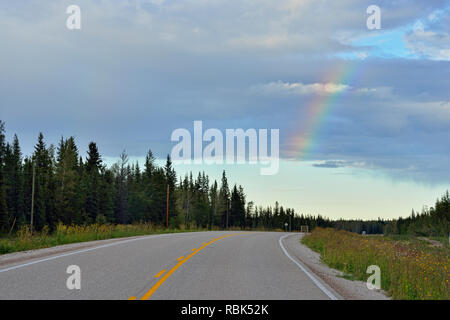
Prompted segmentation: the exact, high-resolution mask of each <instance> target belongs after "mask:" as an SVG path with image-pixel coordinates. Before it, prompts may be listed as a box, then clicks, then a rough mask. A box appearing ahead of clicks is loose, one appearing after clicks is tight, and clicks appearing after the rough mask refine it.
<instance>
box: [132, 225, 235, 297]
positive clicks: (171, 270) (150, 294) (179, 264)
mask: <svg viewBox="0 0 450 320" xmlns="http://www.w3.org/2000/svg"><path fill="white" fill-rule="evenodd" d="M238 234H242V233H234V234H228V235H225V236H221V237H218V238H216V239H212V240H211V241H210V242H208V243H206V244H205V245H203V246H201V247H200V248H198V249H195V251H194V252H192V253H191V254H190V255H188V256H187V257H186V258H184V259H183V260H181V261H180V262H178V263H177V264H176V265H175V266H174V267H173V268H172V269H170V270H169V271H168V272H167V273H166V274H165V275H164V276H163V277H162V278H161V279H159V280H158V282H156V283H155V285H154V286H153V287H152V288H151V289H150V290H149V291H148V292H147V293H146V294H145V295H144V296H142V298H141V299H140V300H148V299H149V298H150V297H151V296H152V295H153V294H154V293H155V291H156V290H158V288H159V287H160V286H161V285H162V284H163V283H164V282H165V281H166V280H167V279H168V278H169V277H170V276H171V275H172V273H174V272H175V271H176V270H177V269H178V268H179V267H181V266H182V265H183V263H185V262H186V261H188V260H189V259H190V258H192V257H193V256H195V255H196V254H197V253H198V252H200V251H201V250H203V249H204V248H206V247H207V246H209V245H210V244H211V243H213V242H216V241H217V240H220V239H223V238H227V237H231V236H235V235H238ZM180 258H181V257H180Z"/></svg>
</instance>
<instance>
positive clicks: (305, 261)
mask: <svg viewBox="0 0 450 320" xmlns="http://www.w3.org/2000/svg"><path fill="white" fill-rule="evenodd" d="M303 235H304V234H301V233H297V234H292V235H290V236H288V237H286V238H285V239H284V240H283V243H284V245H285V247H286V249H287V250H288V252H289V254H290V255H291V256H292V257H293V258H295V259H297V260H298V261H299V262H300V263H301V264H302V265H303V266H304V267H306V268H307V269H308V270H309V271H311V272H312V273H313V274H314V275H315V276H316V278H318V279H319V280H321V282H322V283H325V284H326V285H327V286H328V287H330V288H332V289H333V291H334V292H336V293H337V294H338V298H342V299H345V300H389V299H390V298H389V297H388V296H387V295H386V294H385V293H384V292H383V291H382V290H380V291H377V290H369V289H368V288H367V286H366V283H365V282H363V281H353V280H348V279H345V278H343V277H342V276H343V275H344V274H343V273H342V272H341V271H339V270H336V269H332V268H330V267H328V266H327V265H325V264H324V263H322V262H321V261H320V254H318V253H317V252H314V251H312V250H311V249H309V248H308V247H306V246H305V245H303V244H302V243H300V239H301V238H302V237H303ZM339 296H340V297H339Z"/></svg>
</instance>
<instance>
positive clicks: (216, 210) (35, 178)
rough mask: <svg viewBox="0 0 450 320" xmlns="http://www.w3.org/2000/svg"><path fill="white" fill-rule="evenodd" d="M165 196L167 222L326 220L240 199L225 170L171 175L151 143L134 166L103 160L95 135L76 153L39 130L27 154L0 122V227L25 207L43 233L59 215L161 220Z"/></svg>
mask: <svg viewBox="0 0 450 320" xmlns="http://www.w3.org/2000/svg"><path fill="white" fill-rule="evenodd" d="M33 186H34V188H33ZM33 189H34V190H33ZM168 193H169V197H167V196H168ZM167 200H168V201H167ZM167 202H168V207H169V215H168V216H169V226H170V227H171V228H178V227H180V226H182V225H184V226H185V227H187V228H209V229H226V228H241V229H265V230H273V229H284V228H285V224H286V223H287V224H288V225H289V229H291V230H298V229H300V226H301V225H309V226H310V228H312V227H314V226H316V225H320V226H323V227H325V226H329V225H330V223H331V222H330V221H329V220H327V219H324V218H322V217H321V216H320V215H319V216H313V215H303V214H301V215H299V214H297V213H295V211H294V209H291V208H284V207H283V206H281V205H279V204H278V202H276V203H275V205H274V206H273V207H271V206H269V207H265V208H264V207H262V206H257V205H255V203H254V202H253V201H247V199H246V195H245V192H244V189H243V187H242V186H241V185H236V184H235V185H234V186H231V187H230V186H229V183H228V180H227V176H226V173H225V171H223V173H222V177H221V180H220V181H219V182H218V181H216V180H214V181H211V179H210V178H209V177H208V175H206V174H205V173H204V172H200V173H198V175H197V176H195V177H194V175H193V173H192V172H190V173H189V174H187V175H185V176H184V177H177V174H176V172H175V170H174V168H173V165H172V161H171V159H170V156H167V159H166V163H165V165H164V166H162V167H161V166H158V165H157V164H156V159H155V157H154V155H153V153H152V151H151V150H149V151H148V152H147V155H146V158H145V162H144V164H143V167H142V168H141V167H140V165H139V163H138V162H136V163H130V161H129V158H128V156H127V154H126V153H125V152H123V153H122V154H121V155H120V157H119V160H118V162H116V163H115V164H114V165H112V166H110V167H107V166H106V164H105V163H104V162H103V161H102V157H101V154H100V152H99V148H98V146H97V144H96V143H95V142H90V143H89V146H88V151H87V154H86V156H85V157H83V156H82V155H81V154H80V152H79V149H78V147H77V145H76V143H75V139H74V137H69V138H63V137H62V138H61V139H60V141H59V142H58V144H57V145H56V146H54V145H53V144H50V145H48V146H47V144H46V142H45V140H44V136H43V134H42V133H40V134H39V136H38V139H37V143H36V145H35V146H34V151H33V153H32V154H31V155H29V156H23V155H22V152H21V148H20V144H19V139H18V137H17V135H14V137H13V140H12V142H7V141H6V137H5V124H4V122H2V121H0V233H9V232H11V231H16V230H18V229H19V228H20V227H21V226H24V225H30V224H31V212H32V207H33V229H34V230H37V231H40V230H42V229H43V228H48V230H49V231H50V232H51V231H53V230H54V229H55V227H56V225H57V224H58V223H59V222H62V223H63V224H66V225H70V224H75V225H83V224H92V223H99V224H103V223H116V224H129V223H137V222H145V223H153V224H155V225H161V226H163V225H165V223H166V210H167Z"/></svg>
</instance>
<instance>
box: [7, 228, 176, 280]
mask: <svg viewBox="0 0 450 320" xmlns="http://www.w3.org/2000/svg"><path fill="white" fill-rule="evenodd" d="M168 235H170V234H156V235H151V236H146V237H140V238H134V239H128V240H123V241H117V242H113V243H108V244H104V245H101V246H97V247H92V248H88V249H83V250H77V251H73V252H68V253H64V254H60V255H57V256H51V257H48V258H44V259H40V260H36V261H31V262H28V263H23V264H19V265H16V266H12V267H9V268H5V269H0V273H2V272H6V271H10V270H14V269H19V268H23V267H26V266H30V265H33V264H36V263H40V262H44V261H50V260H55V259H58V258H62V257H67V256H71V255H74V254H78V253H83V252H88V251H93V250H97V249H102V248H106V247H112V246H116V245H119V244H123V243H127V242H133V241H137V240H143V239H148V238H158V237H162V236H168ZM80 243H82V242H80Z"/></svg>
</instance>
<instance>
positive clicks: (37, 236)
mask: <svg viewBox="0 0 450 320" xmlns="http://www.w3.org/2000/svg"><path fill="white" fill-rule="evenodd" d="M192 231H202V230H201V229H195V230H194V229H185V228H178V229H170V228H169V229H166V228H163V227H158V226H155V225H152V224H150V223H135V224H127V225H124V224H118V225H113V224H97V223H95V224H91V225H84V226H82V225H70V226H67V225H63V224H62V223H59V224H57V226H56V229H55V231H54V232H52V233H49V229H48V227H47V228H43V229H42V230H41V231H40V232H34V233H33V234H31V230H30V228H29V226H22V227H21V228H20V229H19V231H18V232H17V233H16V234H15V235H13V236H7V237H4V238H2V239H0V254H5V253H11V252H16V251H25V250H33V249H40V248H47V247H53V246H58V245H63V244H69V243H76V242H86V241H95V240H104V239H113V238H123V237H132V236H143V235H150V234H159V233H173V232H192Z"/></svg>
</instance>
